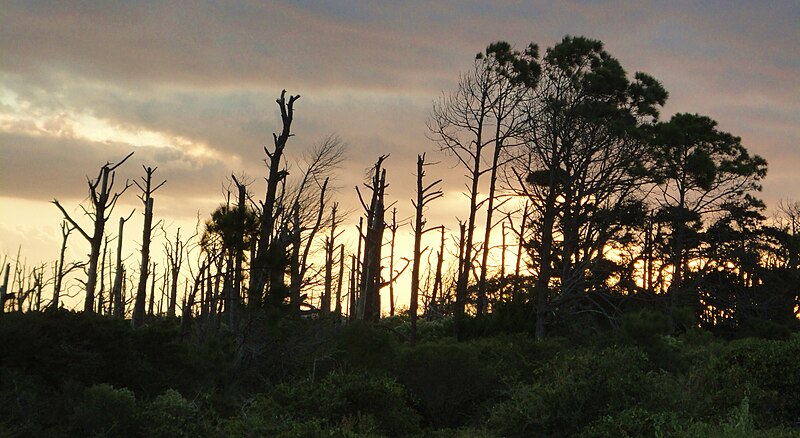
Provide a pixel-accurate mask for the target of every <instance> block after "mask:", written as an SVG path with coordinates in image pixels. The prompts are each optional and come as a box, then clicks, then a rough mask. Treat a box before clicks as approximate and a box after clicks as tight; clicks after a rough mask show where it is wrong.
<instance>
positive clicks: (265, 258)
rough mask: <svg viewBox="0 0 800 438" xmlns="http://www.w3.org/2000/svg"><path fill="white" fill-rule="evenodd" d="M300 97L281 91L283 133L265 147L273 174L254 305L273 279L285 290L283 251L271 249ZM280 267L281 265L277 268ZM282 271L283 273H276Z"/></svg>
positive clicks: (254, 270) (254, 274)
mask: <svg viewBox="0 0 800 438" xmlns="http://www.w3.org/2000/svg"><path fill="white" fill-rule="evenodd" d="M299 98H300V95H296V96H289V100H288V102H287V100H286V90H283V91H281V96H280V97H279V98H278V99H277V100H276V102H277V103H278V107H279V108H280V112H281V122H282V129H281V133H280V134H273V142H274V149H273V150H272V152H270V151H269V150H267V148H266V147H265V148H264V152H265V153H266V155H267V160H268V165H269V173H268V175H267V191H266V196H265V198H264V202H263V203H262V205H261V224H260V227H259V237H258V245H257V250H256V256H255V260H253V266H252V267H251V277H250V296H249V302H250V303H251V304H252V305H260V304H261V303H262V299H263V293H264V288H265V286H266V285H267V283H268V282H269V281H270V280H278V281H277V283H279V284H270V285H269V286H270V289H273V288H282V287H283V285H282V284H281V281H280V279H281V278H282V277H283V268H282V267H281V266H279V265H280V263H278V262H277V260H276V257H277V256H278V255H277V254H275V253H276V252H280V248H274V247H271V243H272V239H273V232H274V231H275V230H274V228H275V219H276V211H275V209H276V207H280V205H278V204H277V203H276V201H277V193H278V186H279V185H280V184H282V183H283V182H284V180H285V178H286V176H287V175H288V172H287V171H286V170H285V169H284V168H282V162H281V160H282V158H283V152H284V149H285V148H286V142H287V141H288V140H289V137H291V135H292V134H291V127H292V120H293V118H294V103H295V101H296V100H297V99H299ZM276 265H278V266H276ZM273 271H279V272H273Z"/></svg>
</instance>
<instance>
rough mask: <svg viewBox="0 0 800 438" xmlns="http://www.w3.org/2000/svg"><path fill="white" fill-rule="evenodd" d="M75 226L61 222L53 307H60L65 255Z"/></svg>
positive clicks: (51, 303)
mask: <svg viewBox="0 0 800 438" xmlns="http://www.w3.org/2000/svg"><path fill="white" fill-rule="evenodd" d="M74 229H75V228H74V227H72V226H70V224H69V222H67V221H62V222H61V252H60V253H59V256H58V265H57V266H56V280H55V283H54V284H53V300H52V301H51V302H50V306H51V307H52V308H53V309H58V306H59V298H60V296H61V284H62V282H63V281H64V275H65V273H64V255H65V253H66V252H67V239H68V238H69V235H70V233H72V230H74Z"/></svg>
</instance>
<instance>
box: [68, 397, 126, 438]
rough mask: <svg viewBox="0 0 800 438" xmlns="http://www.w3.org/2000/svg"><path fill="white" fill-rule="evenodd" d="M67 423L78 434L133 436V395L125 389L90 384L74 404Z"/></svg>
mask: <svg viewBox="0 0 800 438" xmlns="http://www.w3.org/2000/svg"><path fill="white" fill-rule="evenodd" d="M70 425H71V427H70V429H71V430H72V431H73V432H76V433H78V434H80V435H82V436H97V437H106V436H108V437H115V436H136V435H138V429H137V424H136V398H135V397H134V395H133V392H131V391H130V390H128V389H125V388H120V389H117V388H114V387H113V386H111V385H107V384H99V385H93V386H90V387H88V388H86V391H84V394H83V397H82V399H81V400H80V402H79V403H78V405H77V406H75V411H74V413H73V415H72V418H71V422H70Z"/></svg>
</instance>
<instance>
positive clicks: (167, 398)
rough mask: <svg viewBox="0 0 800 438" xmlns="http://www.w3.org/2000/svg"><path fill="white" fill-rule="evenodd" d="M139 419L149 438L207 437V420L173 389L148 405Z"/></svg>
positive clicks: (192, 404) (193, 405) (195, 407)
mask: <svg viewBox="0 0 800 438" xmlns="http://www.w3.org/2000/svg"><path fill="white" fill-rule="evenodd" d="M139 418H140V420H141V424H142V431H143V432H144V434H145V436H148V437H164V438H168V437H196V436H207V434H206V433H204V432H206V429H205V428H204V427H203V426H204V423H205V421H206V420H207V418H206V417H205V416H202V415H201V413H200V409H199V408H198V407H197V406H195V404H194V403H192V402H191V401H189V400H186V399H185V398H183V396H182V395H181V394H180V393H178V392H177V391H175V390H173V389H168V390H166V391H165V392H164V393H163V394H161V395H159V396H157V397H156V398H154V399H153V400H152V401H150V402H149V403H147V404H146V406H145V407H144V408H143V409H142V412H141V414H140V416H139Z"/></svg>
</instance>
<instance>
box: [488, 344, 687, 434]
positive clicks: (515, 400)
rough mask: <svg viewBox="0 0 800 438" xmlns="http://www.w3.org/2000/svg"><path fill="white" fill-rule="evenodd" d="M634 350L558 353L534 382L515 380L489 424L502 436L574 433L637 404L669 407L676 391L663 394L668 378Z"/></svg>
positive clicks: (616, 349) (637, 350) (621, 348)
mask: <svg viewBox="0 0 800 438" xmlns="http://www.w3.org/2000/svg"><path fill="white" fill-rule="evenodd" d="M649 368H650V364H649V363H648V361H647V357H646V355H645V354H644V353H643V352H642V351H641V350H639V349H637V348H632V347H612V348H608V349H605V350H601V351H599V352H592V351H588V352H585V351H584V352H580V353H574V354H569V355H565V356H562V357H558V358H556V359H554V360H552V361H550V362H549V363H547V364H546V365H545V366H543V367H542V369H541V371H540V373H539V375H538V376H537V378H536V380H535V382H534V383H533V384H516V385H512V386H510V387H509V388H508V389H507V391H506V399H505V400H503V401H501V402H499V403H497V404H496V405H495V406H494V407H493V408H492V410H491V413H490V417H489V426H490V428H491V429H492V430H497V431H498V433H499V434H500V435H504V436H531V435H534V436H535V435H545V436H552V435H556V436H562V435H568V434H574V433H577V432H578V431H580V430H581V429H582V428H583V427H584V426H586V425H588V424H589V423H591V422H593V421H595V420H597V419H598V418H600V417H601V416H602V415H608V414H613V413H617V412H620V411H623V410H625V409H627V408H629V407H630V406H635V405H637V404H639V405H641V406H642V407H644V408H648V407H650V406H652V407H654V408H655V407H660V408H666V407H667V406H672V404H673V403H674V401H671V400H670V399H671V398H676V397H679V394H678V395H676V394H670V393H667V394H662V393H660V391H659V389H661V388H660V387H670V386H674V383H673V384H672V385H670V383H672V382H669V380H668V377H667V376H666V375H663V374H658V373H655V372H652V371H648V369H649Z"/></svg>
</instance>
